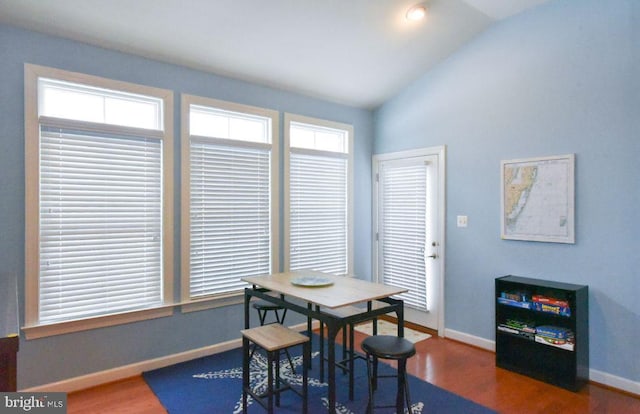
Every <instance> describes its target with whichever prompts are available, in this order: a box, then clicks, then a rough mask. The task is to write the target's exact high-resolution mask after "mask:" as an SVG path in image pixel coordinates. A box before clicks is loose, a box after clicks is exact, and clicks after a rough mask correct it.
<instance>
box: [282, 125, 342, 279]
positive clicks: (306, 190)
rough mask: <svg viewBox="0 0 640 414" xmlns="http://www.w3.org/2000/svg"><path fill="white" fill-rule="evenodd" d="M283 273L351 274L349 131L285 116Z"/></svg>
mask: <svg viewBox="0 0 640 414" xmlns="http://www.w3.org/2000/svg"><path fill="white" fill-rule="evenodd" d="M285 146H286V148H287V151H286V155H285V157H286V158H285V172H286V176H287V185H286V187H287V190H286V191H287V193H286V195H285V200H286V203H287V206H286V208H285V220H286V229H287V230H286V234H287V236H286V239H285V262H286V268H287V269H286V270H300V269H313V270H317V271H324V272H329V273H334V274H340V275H346V274H352V273H353V259H352V257H353V253H352V252H353V242H352V240H353V236H352V234H353V207H352V205H353V203H352V183H353V127H351V126H350V125H344V124H338V123H335V122H329V121H323V120H318V119H312V118H307V117H302V116H297V115H291V114H286V115H285Z"/></svg>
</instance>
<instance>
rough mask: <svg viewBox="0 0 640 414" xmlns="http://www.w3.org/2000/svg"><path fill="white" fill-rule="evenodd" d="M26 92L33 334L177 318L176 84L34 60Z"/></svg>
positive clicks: (29, 317) (29, 289) (28, 270)
mask: <svg viewBox="0 0 640 414" xmlns="http://www.w3.org/2000/svg"><path fill="white" fill-rule="evenodd" d="M25 91H26V102H27V105H26V108H27V109H26V113H25V130H26V135H25V139H26V194H27V199H26V223H27V230H26V260H27V263H26V286H27V289H26V300H27V312H26V319H27V321H26V324H27V335H28V336H29V335H31V337H38V336H46V335H51V334H55V333H62V332H68V331H72V330H78V329H87V328H90V327H96V326H105V325H110V324H113V323H119V322H121V321H132V320H138V319H142V318H148V317H156V316H163V315H166V314H167V309H160V308H161V307H162V306H163V305H165V304H166V303H169V302H171V301H172V299H173V297H172V296H173V294H172V289H171V283H168V279H167V276H166V274H167V273H169V272H171V270H172V267H173V266H172V250H173V247H172V242H171V240H172V223H171V217H172V212H171V194H170V193H169V192H168V191H167V188H171V177H172V167H171V164H172V163H171V161H170V160H171V154H170V153H171V149H172V143H171V141H172V140H171V132H172V123H171V110H167V108H171V107H172V94H171V92H170V91H165V90H161V89H155V88H148V87H143V86H139V85H133V84H128V83H124V82H117V81H111V80H108V79H103V78H97V77H92V76H88V75H81V74H77V73H70V72H66V71H60V70H56V69H50V68H44V67H40V66H35V65H26V66H25ZM158 309H160V310H159V311H158ZM150 310H151V311H150ZM128 313H129V314H130V313H134V315H131V316H125V317H123V314H128ZM113 315H117V316H113ZM106 316H113V317H112V318H105V317H106ZM92 320H93V321H92ZM77 321H82V322H81V323H78V322H77ZM43 326H47V328H46V329H39V328H42V327H43ZM30 328H34V329H30Z"/></svg>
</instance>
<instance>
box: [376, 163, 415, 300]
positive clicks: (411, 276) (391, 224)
mask: <svg viewBox="0 0 640 414" xmlns="http://www.w3.org/2000/svg"><path fill="white" fill-rule="evenodd" d="M380 186H381V190H382V191H381V193H382V200H381V204H382V215H381V223H380V229H379V232H380V242H381V243H382V258H381V261H382V266H381V269H382V274H383V283H385V284H389V285H394V286H398V287H404V288H407V289H409V291H408V292H407V293H404V294H402V295H399V297H401V298H402V299H403V300H404V301H405V304H406V305H407V306H409V307H412V308H415V309H419V310H427V296H426V294H427V291H426V273H425V257H424V252H425V241H426V212H427V209H426V207H427V206H426V200H427V199H426V197H427V169H426V164H425V163H424V162H420V163H411V164H407V163H391V162H390V163H383V164H382V168H381V176H380Z"/></svg>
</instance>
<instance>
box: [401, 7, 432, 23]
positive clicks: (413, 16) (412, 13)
mask: <svg viewBox="0 0 640 414" xmlns="http://www.w3.org/2000/svg"><path fill="white" fill-rule="evenodd" d="M426 15H427V6H425V5H424V3H419V4H416V5H414V6H412V7H411V8H409V10H407V14H406V17H407V20H412V21H417V20H422V19H424V16H426Z"/></svg>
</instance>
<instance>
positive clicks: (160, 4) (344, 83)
mask: <svg viewBox="0 0 640 414" xmlns="http://www.w3.org/2000/svg"><path fill="white" fill-rule="evenodd" d="M546 1H548V0H430V1H425V2H423V3H424V4H425V5H427V7H428V11H427V16H426V18H425V19H424V20H421V21H417V22H416V21H408V20H407V19H406V18H405V14H406V11H407V9H408V8H409V7H410V6H412V5H414V4H416V3H420V0H135V1H133V0H109V1H104V0H0V22H4V23H7V24H11V25H15V26H19V27H24V28H27V29H31V30H35V31H40V32H43V33H47V34H51V35H56V36H61V37H65V38H69V39H74V40H78V41H81V42H85V43H89V44H93V45H97V46H101V47H105V48H109V49H115V50H119V51H123V52H127V53H132V54H136V55H141V56H144V57H148V58H152V59H156V60H160V61H164V62H170V63H175V64H179V65H183V66H187V67H191V68H195V69H199V70H203V71H207V72H212V73H216V74H220V75H224V76H229V77H233V78H236V79H240V80H245V81H249V82H254V83H258V84H262V85H266V86H270V87H274V88H278V89H283V90H287V91H293V92H298V93H303V94H306V95H310V96H314V97H319V98H323V99H327V100H331V101H334V102H339V103H343V104H347V105H353V106H359V107H364V108H374V107H376V106H378V105H379V104H381V103H382V102H384V101H385V100H386V99H388V98H390V97H391V96H393V95H394V94H396V93H397V92H398V91H400V90H401V89H402V88H404V87H405V86H407V85H408V84H409V83H410V82H412V81H413V80H415V79H416V78H418V77H419V76H420V75H421V74H423V73H425V72H426V71H428V70H429V69H430V68H431V67H433V66H434V65H437V64H438V63H439V62H441V61H442V60H444V59H446V58H447V57H448V56H450V55H451V54H452V53H454V52H455V51H456V50H457V49H459V48H460V47H462V46H463V45H464V44H465V43H467V42H469V41H470V40H471V39H473V38H474V37H475V36H477V35H478V34H479V33H480V32H482V31H484V30H486V29H487V28H488V27H490V26H491V25H492V24H494V23H495V22H497V21H499V20H502V19H505V18H509V17H510V16H513V15H515V14H517V13H520V12H522V11H524V10H526V9H529V8H531V7H534V6H537V5H539V4H540V3H544V2H546Z"/></svg>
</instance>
